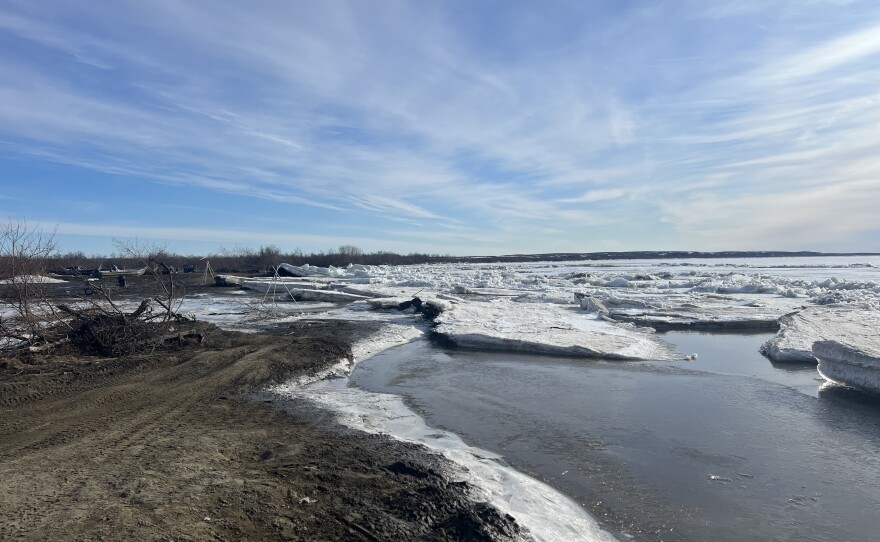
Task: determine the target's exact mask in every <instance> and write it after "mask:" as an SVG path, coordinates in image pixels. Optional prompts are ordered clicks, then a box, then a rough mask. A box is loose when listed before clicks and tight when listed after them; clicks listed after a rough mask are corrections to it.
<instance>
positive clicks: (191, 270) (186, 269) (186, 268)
mask: <svg viewBox="0 0 880 542" xmlns="http://www.w3.org/2000/svg"><path fill="white" fill-rule="evenodd" d="M181 269H183V272H184V273H195V272H196V271H198V269H199V268H198V266H197V265H196V264H194V263H188V264H186V265H184V266H183V267H182V268H181Z"/></svg>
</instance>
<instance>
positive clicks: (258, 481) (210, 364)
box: [0, 323, 517, 540]
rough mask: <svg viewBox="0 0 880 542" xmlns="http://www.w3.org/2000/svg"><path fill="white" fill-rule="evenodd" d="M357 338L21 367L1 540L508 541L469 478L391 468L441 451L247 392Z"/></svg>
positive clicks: (12, 406)
mask: <svg viewBox="0 0 880 542" xmlns="http://www.w3.org/2000/svg"><path fill="white" fill-rule="evenodd" d="M350 331H351V330H348V331H346V329H345V328H340V325H339V324H338V323H331V324H328V327H327V328H326V330H325V332H324V335H321V329H316V327H315V326H311V327H309V328H308V330H307V332H308V333H309V335H308V336H307V337H299V336H297V335H296V334H293V335H291V334H290V332H289V331H287V332H285V333H284V334H283V335H244V334H236V333H219V332H215V333H214V335H212V337H211V342H209V343H208V344H209V345H210V346H208V347H205V346H201V347H195V346H193V347H191V348H190V349H189V350H186V351H174V352H171V353H167V352H158V353H155V354H154V355H153V356H141V357H139V358H130V359H120V360H112V361H108V360H92V361H98V363H97V364H95V363H88V362H86V361H87V360H73V361H74V362H75V364H71V363H67V364H64V363H61V364H59V365H58V366H57V367H55V372H54V373H53V372H52V367H51V365H46V366H45V367H42V370H44V374H43V375H41V376H38V377H34V376H33V375H31V376H29V377H27V378H26V381H24V380H23V379H22V376H21V375H13V378H12V379H11V381H9V382H4V383H3V384H4V386H3V387H2V390H0V414H2V416H0V487H2V491H0V540H83V539H89V540H91V539H106V540H144V539H147V540H156V539H174V540H180V539H184V540H244V539H250V540H258V539H289V540H312V539H315V538H318V539H328V540H329V539H333V540H367V539H385V540H402V539H410V540H411V539H425V538H433V539H435V540H456V539H461V538H468V539H473V540H510V539H513V538H515V534H516V532H517V530H516V525H515V523H513V521H512V519H510V518H505V517H501V516H500V515H498V514H497V512H494V511H489V512H487V511H486V510H485V507H479V506H478V505H475V504H474V503H473V502H471V501H470V500H468V499H467V497H466V495H467V492H466V488H464V486H463V485H462V484H461V483H455V484H452V483H449V482H448V481H447V480H446V479H445V478H443V477H441V476H440V475H439V474H428V475H424V476H421V475H420V476H410V475H407V474H400V473H396V472H395V471H393V470H389V469H388V465H393V464H395V463H396V462H399V461H401V460H402V458H405V460H406V461H407V464H411V465H413V466H414V467H413V469H414V470H413V472H418V473H439V472H442V471H443V464H442V462H440V460H439V459H437V458H436V457H433V456H426V455H425V454H424V452H423V451H420V450H418V449H416V447H411V446H407V445H404V444H401V443H398V442H393V441H390V440H388V439H382V438H375V437H363V436H358V435H352V434H350V433H339V432H337V431H338V430H331V429H329V428H324V427H321V425H320V424H321V423H326V422H327V419H326V418H322V417H315V418H307V417H304V416H306V414H300V415H299V416H297V415H289V414H286V413H284V412H282V411H280V410H276V409H273V408H271V407H270V406H268V405H264V404H257V403H251V402H247V401H244V400H243V399H242V396H241V395H240V392H243V391H244V392H246V391H249V390H255V389H259V388H260V387H262V386H264V385H266V384H268V383H270V382H280V381H284V380H286V379H288V378H289V377H290V376H292V375H293V374H297V375H299V374H305V373H314V372H316V371H318V370H320V369H323V368H324V367H326V366H327V365H329V364H331V363H333V362H335V361H336V360H338V359H339V358H341V357H345V356H346V355H348V354H349V347H348V343H347V342H346V341H345V340H344V339H342V338H340V337H346V336H347V335H346V333H347V332H350ZM67 361H71V360H69V359H68V360H67ZM65 371H67V372H69V373H70V374H72V376H70V375H64V374H63V373H64V372H65ZM465 485H466V484H465ZM402 503H404V504H402ZM405 503H409V504H405ZM416 509H418V513H416ZM425 510H428V511H429V512H424V511H425ZM365 533H366V534H365Z"/></svg>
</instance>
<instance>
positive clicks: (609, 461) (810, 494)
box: [351, 332, 880, 542]
mask: <svg viewBox="0 0 880 542" xmlns="http://www.w3.org/2000/svg"><path fill="white" fill-rule="evenodd" d="M770 336H771V334H766V333H763V334H751V335H734V334H701V333H692V332H675V333H667V334H665V335H664V337H665V339H666V340H667V341H669V342H671V343H673V344H675V345H676V346H677V348H678V350H679V351H681V352H687V353H692V352H694V353H697V354H698V355H699V357H698V359H697V360H695V361H677V362H651V361H641V362H620V361H602V360H583V359H567V358H559V357H542V356H531V355H517V354H506V353H497V352H495V353H488V352H486V353H483V352H466V351H458V350H446V349H441V348H438V347H436V346H433V345H431V344H429V343H427V342H424V341H423V342H417V343H412V344H409V345H405V346H401V347H397V348H394V349H391V350H388V351H386V352H384V353H382V354H379V355H377V356H375V357H373V358H371V359H368V360H366V361H364V362H362V363H360V364H359V365H358V366H357V367H356V369H355V371H354V373H353V374H352V376H351V385H352V386H357V387H360V388H363V389H365V390H369V391H373V392H384V393H393V394H397V395H400V396H403V397H404V398H405V400H406V402H407V403H408V404H409V406H410V407H411V408H413V409H414V410H416V411H417V412H419V413H420V414H421V415H422V416H423V417H424V418H425V419H426V421H427V423H428V424H430V425H432V426H435V427H439V428H443V429H447V430H450V431H452V432H455V433H457V434H459V435H461V436H462V437H463V438H464V439H465V440H466V441H467V442H468V443H470V444H472V445H475V446H478V447H480V448H484V449H487V450H490V451H493V452H497V453H499V454H501V455H502V456H503V457H504V459H505V460H506V461H507V462H508V463H510V464H511V465H512V466H513V467H515V468H517V469H519V470H522V471H524V472H526V473H529V474H531V475H533V476H535V477H536V478H539V479H542V480H544V481H546V482H548V483H549V484H550V485H552V486H554V487H556V488H557V489H559V490H561V491H562V492H564V493H566V494H567V495H568V496H569V497H571V498H573V499H574V500H575V501H577V502H578V503H580V504H581V505H582V506H584V508H586V509H587V510H588V511H589V512H590V513H591V514H592V515H593V516H594V517H596V519H597V520H599V521H600V523H601V524H602V525H603V527H604V528H606V529H607V530H609V531H611V532H612V533H614V534H615V535H616V536H617V537H618V538H619V539H621V540H626V539H629V538H631V537H632V538H635V539H637V540H667V541H669V540H693V541H702V540H724V541H740V540H742V541H746V540H749V541H752V540H754V541H758V540H760V541H765V540H780V541H781V540H786V541H788V540H808V541H828V542H832V541H833V542H844V541H853V542H856V541H859V542H861V541H880V401H877V400H874V399H870V398H867V397H866V396H863V395H861V394H859V393H856V392H851V391H848V390H846V389H842V388H834V387H831V388H829V387H827V386H823V384H822V381H821V378H820V377H819V375H818V373H817V372H816V370H815V367H814V366H809V365H788V364H774V363H771V362H770V361H769V360H767V359H766V358H764V357H763V356H761V355H760V354H759V353H758V347H759V346H760V344H761V343H762V342H763V341H764V340H766V339H768V338H769V337H770Z"/></svg>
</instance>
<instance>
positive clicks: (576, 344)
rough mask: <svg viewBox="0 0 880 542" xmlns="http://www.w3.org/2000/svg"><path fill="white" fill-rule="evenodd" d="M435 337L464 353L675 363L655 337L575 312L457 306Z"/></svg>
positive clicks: (499, 304)
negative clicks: (466, 350) (469, 350)
mask: <svg viewBox="0 0 880 542" xmlns="http://www.w3.org/2000/svg"><path fill="white" fill-rule="evenodd" d="M434 322H435V323H436V324H437V326H436V327H435V328H434V331H435V332H436V333H438V334H440V335H442V336H444V337H446V338H447V339H449V340H450V341H452V342H453V343H454V344H455V345H456V346H458V347H461V348H475V349H493V350H507V351H512V352H530V353H536V354H552V355H566V356H574V357H593V358H595V357H603V358H609V359H632V360H636V359H670V358H672V357H674V354H673V351H672V349H671V347H669V346H668V345H667V344H666V343H664V342H663V341H662V340H660V339H659V338H657V337H656V336H655V335H654V334H653V333H651V332H649V331H646V330H643V329H638V328H635V327H634V326H631V325H626V324H619V323H614V322H609V321H606V320H602V319H597V318H596V317H595V315H594V316H590V315H588V314H585V313H583V312H581V311H580V309H579V307H576V306H573V305H572V306H560V305H556V304H530V303H515V302H512V301H510V300H506V299H496V300H492V301H488V302H473V303H467V304H457V305H455V306H453V307H452V308H451V309H450V310H446V311H444V312H443V313H442V314H440V315H439V316H437V317H436V318H435V320H434Z"/></svg>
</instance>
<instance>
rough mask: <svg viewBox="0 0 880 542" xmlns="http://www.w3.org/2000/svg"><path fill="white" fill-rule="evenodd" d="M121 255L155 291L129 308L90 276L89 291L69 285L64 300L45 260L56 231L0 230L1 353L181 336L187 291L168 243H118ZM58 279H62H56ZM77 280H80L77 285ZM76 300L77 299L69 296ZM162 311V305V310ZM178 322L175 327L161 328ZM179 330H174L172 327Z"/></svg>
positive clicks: (130, 347)
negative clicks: (180, 284) (179, 284)
mask: <svg viewBox="0 0 880 542" xmlns="http://www.w3.org/2000/svg"><path fill="white" fill-rule="evenodd" d="M116 245H117V248H119V249H120V250H121V251H122V252H123V254H124V255H125V256H126V257H127V258H129V259H130V260H131V261H133V262H139V264H140V265H142V266H143V267H144V268H146V269H145V272H144V275H145V276H146V277H148V280H152V281H153V287H152V295H150V296H149V297H148V298H146V299H143V300H142V301H141V303H140V304H139V306H138V307H137V308H136V309H135V310H134V311H131V312H127V311H126V310H124V308H123V307H124V304H121V303H119V301H118V300H115V299H114V298H113V294H114V291H113V290H111V289H110V288H108V287H106V286H105V285H103V284H101V282H100V281H99V280H96V279H94V278H92V277H89V276H80V277H79V280H81V281H82V282H83V290H82V291H83V292H88V294H89V295H75V294H72V293H71V291H70V288H69V284H70V283H67V284H66V285H65V286H66V288H65V289H64V290H63V293H64V297H65V299H64V302H61V301H62V298H61V297H60V296H59V294H60V293H61V292H62V291H59V290H56V289H55V288H54V287H55V286H58V285H57V284H49V283H48V282H49V280H51V279H48V278H47V277H46V269H47V263H48V262H49V261H50V260H49V258H50V256H51V255H52V254H53V253H54V252H55V242H54V234H45V233H43V232H42V231H41V230H39V229H37V228H30V227H28V225H27V224H26V223H24V222H12V221H10V222H8V223H7V224H5V225H4V226H2V228H0V277H3V278H5V280H4V284H3V285H2V293H3V296H2V300H0V301H2V305H0V351H3V352H4V353H5V354H10V353H11V354H13V355H17V354H18V353H20V352H39V351H43V350H47V349H50V348H55V347H57V346H60V345H62V344H70V345H72V346H75V347H77V348H78V350H79V351H81V352H84V353H95V354H100V355H107V356H119V355H124V354H130V353H134V352H138V351H141V350H144V349H147V348H150V347H155V346H157V345H159V344H164V342H166V341H168V340H170V339H174V338H176V339H178V340H183V338H185V337H189V336H198V338H199V340H201V335H199V334H198V333H191V334H189V335H187V334H184V335H181V331H180V329H181V327H180V326H179V325H178V323H180V322H181V321H182V320H186V318H184V317H181V316H179V315H178V314H177V310H178V309H179V307H180V305H181V304H182V302H183V295H184V292H183V289H182V288H180V287H177V285H175V283H174V275H173V273H172V272H171V271H172V269H171V266H170V265H169V264H168V263H166V261H165V258H164V249H163V247H158V246H154V245H146V244H143V243H138V242H136V241H134V242H116ZM52 282H53V283H54V282H56V281H52ZM74 283H75V282H74ZM71 297H73V299H71ZM156 309H159V310H156ZM168 322H173V323H174V324H173V326H172V325H162V324H163V323H165V324H167V323H168ZM174 330H176V333H172V334H171V335H169V332H170V331H174Z"/></svg>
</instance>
